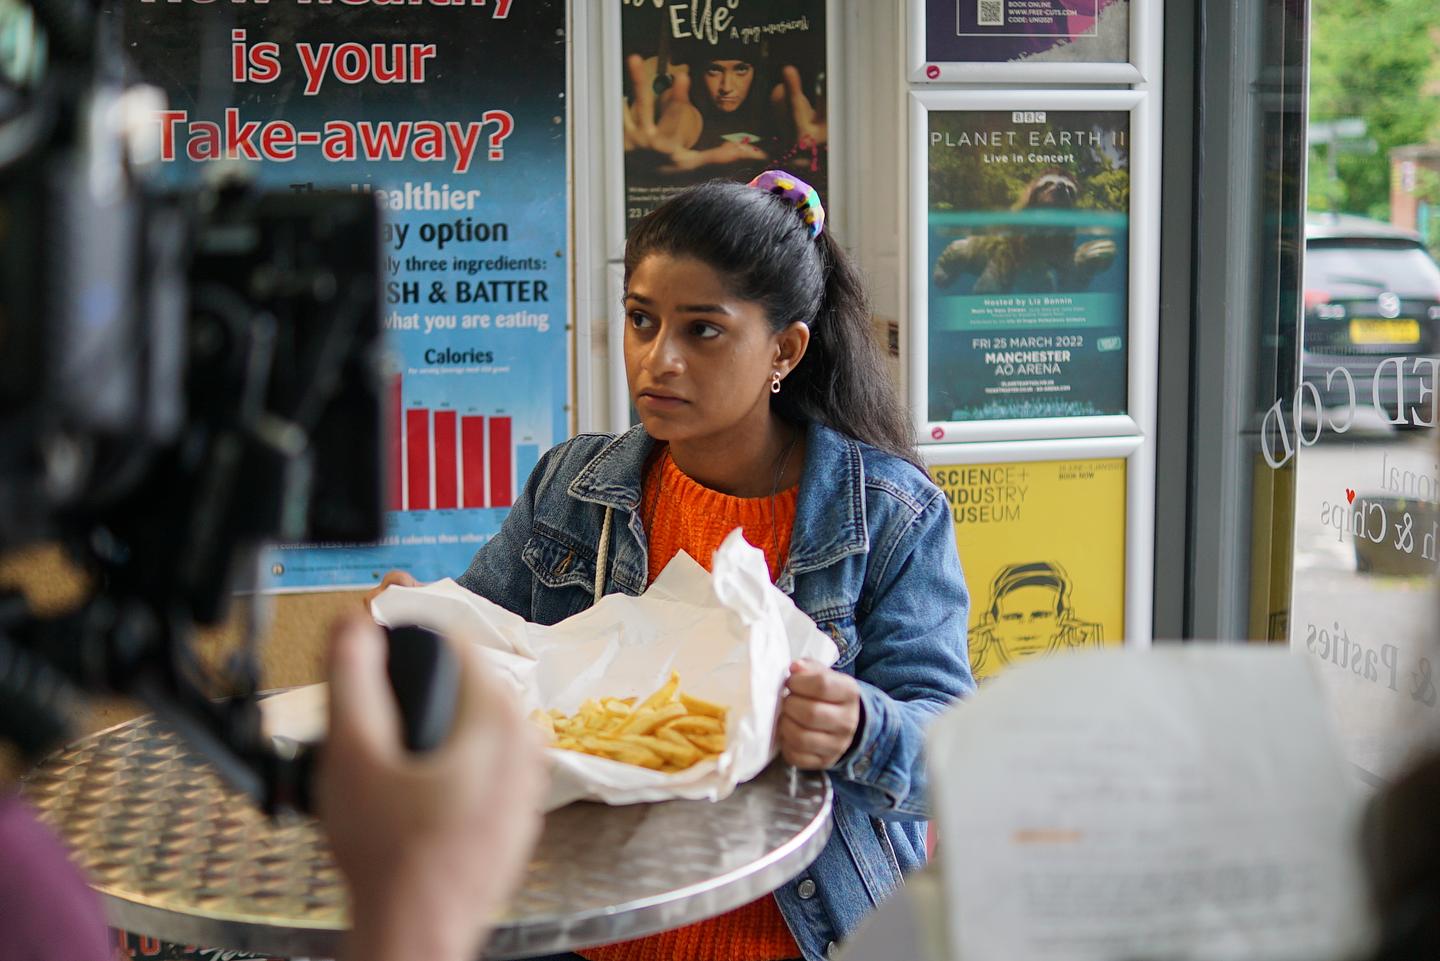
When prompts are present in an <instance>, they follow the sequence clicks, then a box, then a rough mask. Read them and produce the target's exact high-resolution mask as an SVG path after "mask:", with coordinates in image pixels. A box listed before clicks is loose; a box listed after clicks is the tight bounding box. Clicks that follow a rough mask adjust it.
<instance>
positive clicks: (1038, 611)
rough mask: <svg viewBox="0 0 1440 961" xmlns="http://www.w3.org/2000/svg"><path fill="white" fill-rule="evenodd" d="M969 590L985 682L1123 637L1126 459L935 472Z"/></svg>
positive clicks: (973, 641) (980, 676) (977, 666)
mask: <svg viewBox="0 0 1440 961" xmlns="http://www.w3.org/2000/svg"><path fill="white" fill-rule="evenodd" d="M930 472H931V476H932V477H933V478H934V480H935V483H936V484H937V485H939V487H940V489H941V490H942V491H943V492H944V494H945V497H946V499H947V500H948V501H949V503H950V510H951V515H952V517H953V518H954V522H955V542H956V545H957V547H958V548H959V551H960V564H961V567H962V568H963V569H964V571H965V580H966V583H967V585H968V586H969V588H970V625H969V626H970V665H971V668H972V669H973V670H974V672H975V676H976V679H977V680H980V681H984V680H985V679H987V678H990V677H994V676H995V675H996V674H997V673H999V672H1000V671H1002V670H1004V669H1005V668H1006V667H1007V666H1008V665H1010V664H1013V663H1015V662H1017V661H1020V660H1024V659H1026V658H1031V657H1040V656H1043V655H1046V654H1054V653H1059V652H1064V651H1075V650H1086V649H1092V648H1101V647H1108V646H1119V645H1120V644H1121V642H1122V640H1123V638H1124V636H1125V633H1124V632H1125V478H1126V462H1125V460H1124V459H1122V458H1102V459H1094V460H1069V461H1033V462H1031V461H1027V462H1018V463H996V464H963V465H950V466H946V465H932V466H931V468H930Z"/></svg>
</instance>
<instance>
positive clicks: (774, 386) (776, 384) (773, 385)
mask: <svg viewBox="0 0 1440 961" xmlns="http://www.w3.org/2000/svg"><path fill="white" fill-rule="evenodd" d="M770 393H772V394H778V393H780V371H778V370H777V371H775V372H774V373H773V374H771V375H770Z"/></svg>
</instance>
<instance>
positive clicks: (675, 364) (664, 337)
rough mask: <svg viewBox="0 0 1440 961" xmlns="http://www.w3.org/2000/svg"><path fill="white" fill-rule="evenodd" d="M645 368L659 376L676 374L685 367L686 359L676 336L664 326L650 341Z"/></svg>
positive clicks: (653, 374) (653, 375) (651, 373)
mask: <svg viewBox="0 0 1440 961" xmlns="http://www.w3.org/2000/svg"><path fill="white" fill-rule="evenodd" d="M644 362H645V368H646V370H648V371H649V372H650V375H651V376H652V377H659V376H661V375H664V374H676V373H679V372H680V371H681V370H684V368H685V359H684V356H683V355H682V353H681V351H680V346H679V344H677V343H676V342H675V337H674V336H673V335H671V334H670V333H669V332H668V331H666V330H665V329H664V328H661V330H660V331H659V332H658V333H657V334H656V335H655V339H654V340H652V341H651V342H650V349H649V350H647V351H646V352H645V358H644Z"/></svg>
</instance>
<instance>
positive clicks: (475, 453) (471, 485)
mask: <svg viewBox="0 0 1440 961" xmlns="http://www.w3.org/2000/svg"><path fill="white" fill-rule="evenodd" d="M460 449H461V451H463V454H462V457H461V462H460V463H461V466H462V469H463V470H464V471H465V502H464V503H463V504H461V505H460V506H462V507H484V506H485V418H483V417H462V418H460Z"/></svg>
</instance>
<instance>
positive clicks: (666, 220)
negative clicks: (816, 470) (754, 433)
mask: <svg viewBox="0 0 1440 961" xmlns="http://www.w3.org/2000/svg"><path fill="white" fill-rule="evenodd" d="M656 253H660V254H668V255H670V256H672V257H693V258H694V259H696V260H699V261H700V262H702V263H705V264H708V265H709V266H710V267H712V268H714V269H715V270H716V271H718V272H719V273H720V274H721V276H723V277H725V278H726V280H727V282H728V283H729V285H730V289H731V290H732V291H733V292H734V294H735V295H736V296H737V297H739V298H740V299H742V300H748V301H752V302H754V303H757V304H759V305H760V306H761V307H762V308H763V309H764V311H765V315H766V316H767V317H768V318H769V319H770V323H771V325H772V327H773V328H774V330H776V331H777V332H778V331H781V330H784V329H785V328H786V327H787V326H789V325H790V324H792V323H794V322H795V321H797V320H798V321H803V322H804V323H806V324H807V325H809V327H810V346H809V347H808V348H807V349H806V351H805V356H804V357H803V358H802V359H801V361H800V363H799V364H798V365H797V366H796V367H795V369H794V370H793V371H791V373H790V375H789V376H788V377H786V378H785V383H784V389H783V390H781V391H780V393H778V394H776V395H774V397H773V398H772V399H771V405H772V407H773V409H774V410H775V412H776V413H777V414H779V415H780V416H781V417H783V418H785V419H786V420H788V421H791V422H792V423H806V422H808V421H816V422H818V423H820V424H823V425H825V426H826V427H831V428H834V429H835V430H838V431H840V432H841V433H843V434H848V435H849V436H851V437H853V438H855V439H856V440H860V441H863V442H865V443H867V444H870V445H871V446H873V447H878V448H879V449H881V450H884V451H888V452H889V453H891V454H894V455H895V456H897V457H900V458H903V459H904V460H907V461H909V462H910V463H912V464H914V465H915V466H916V467H920V461H919V457H918V455H917V454H916V453H915V439H914V430H913V427H912V425H911V421H910V415H909V412H908V411H907V410H906V409H905V407H904V406H903V405H902V404H901V403H900V399H899V397H898V396H897V395H896V393H895V391H894V389H893V387H892V385H891V383H890V376H889V372H888V371H887V370H886V367H885V359H884V357H883V355H882V354H881V352H880V346H879V344H878V343H876V340H875V336H874V334H873V333H872V331H871V326H870V306H869V302H868V299H867V298H866V296H865V287H864V284H863V283H862V282H861V279H860V274H859V272H858V271H857V270H856V269H855V267H854V266H853V265H852V264H851V262H850V258H849V257H848V256H846V254H845V251H844V250H843V249H842V248H841V247H840V245H839V244H838V243H836V241H835V239H834V237H833V235H832V233H831V231H830V229H829V225H828V224H827V227H826V230H825V232H824V233H822V234H821V235H820V236H819V237H818V238H814V239H812V238H811V236H810V232H809V229H808V228H807V227H806V226H805V223H804V221H803V220H801V218H800V215H799V214H798V213H797V212H796V211H795V209H794V208H793V207H791V206H790V205H789V204H787V203H786V202H785V201H784V200H781V199H780V198H779V197H775V196H773V195H771V194H768V193H766V192H764V191H761V190H756V189H755V188H753V187H746V186H744V185H743V184H738V183H733V182H731V181H725V180H712V181H709V182H708V183H703V184H699V185H697V186H694V187H690V188H688V189H686V190H684V191H682V192H680V193H679V194H677V195H675V196H674V197H672V198H670V199H669V200H667V201H666V202H665V203H663V204H661V205H660V206H659V207H657V208H655V210H654V211H652V212H651V213H650V214H649V215H647V216H646V217H645V218H644V219H642V220H641V221H640V222H639V223H637V224H636V225H635V227H634V229H633V230H632V231H631V232H630V238H629V240H628V241H627V242H626V244H625V282H626V284H627V285H628V284H629V282H630V275H631V273H632V272H633V271H634V270H635V267H636V266H637V265H638V264H639V263H640V262H641V261H642V260H644V259H645V258H646V257H648V256H650V255H651V254H656ZM921 469H922V470H923V468H921Z"/></svg>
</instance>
